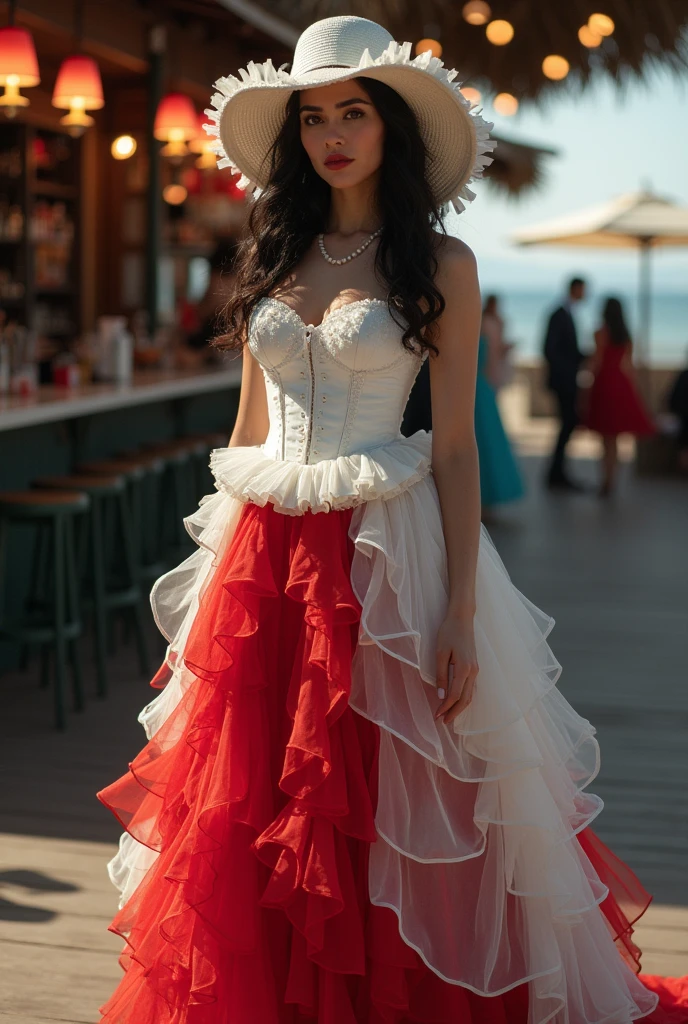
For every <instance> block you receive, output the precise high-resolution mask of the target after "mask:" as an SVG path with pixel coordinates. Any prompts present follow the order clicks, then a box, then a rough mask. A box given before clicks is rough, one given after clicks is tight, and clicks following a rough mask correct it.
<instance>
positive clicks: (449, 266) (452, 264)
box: [435, 232, 477, 291]
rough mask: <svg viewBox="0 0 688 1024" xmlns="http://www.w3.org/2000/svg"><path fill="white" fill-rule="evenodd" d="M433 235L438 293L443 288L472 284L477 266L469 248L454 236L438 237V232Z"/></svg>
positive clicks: (473, 254)
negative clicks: (434, 236)
mask: <svg viewBox="0 0 688 1024" xmlns="http://www.w3.org/2000/svg"><path fill="white" fill-rule="evenodd" d="M435 235H436V239H437V243H436V247H435V256H436V257H437V285H438V287H439V289H440V291H443V290H444V287H450V288H451V287H456V285H461V284H463V285H466V284H471V283H473V281H474V280H475V278H476V274H477V264H476V259H475V253H474V252H473V250H472V249H471V247H470V246H469V245H466V243H465V242H462V241H461V239H460V238H455V237H454V235H440V234H439V232H435ZM443 286H444V287H443Z"/></svg>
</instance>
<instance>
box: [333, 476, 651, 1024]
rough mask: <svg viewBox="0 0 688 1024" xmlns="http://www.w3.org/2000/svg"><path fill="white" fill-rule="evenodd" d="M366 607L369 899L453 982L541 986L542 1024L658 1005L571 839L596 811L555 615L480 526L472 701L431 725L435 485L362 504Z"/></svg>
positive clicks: (356, 534)
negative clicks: (517, 583)
mask: <svg viewBox="0 0 688 1024" xmlns="http://www.w3.org/2000/svg"><path fill="white" fill-rule="evenodd" d="M349 536H350V537H351V539H352V540H353V541H354V544H355V554H354V558H353V563H352V568H351V582H352V585H353V588H354V591H355V592H356V595H357V597H358V599H359V601H360V602H361V605H362V615H361V624H360V631H359V643H358V645H357V648H356V651H355V654H354V660H353V672H352V692H351V697H350V704H351V706H352V707H353V708H354V709H355V710H356V711H357V712H358V713H359V714H362V715H364V716H365V717H367V718H369V719H371V720H372V721H373V722H375V723H376V724H377V725H378V726H379V727H380V763H379V773H378V777H379V794H378V804H377V812H376V826H377V830H378V833H379V835H380V838H381V840H382V842H378V843H375V844H373V846H372V847H371V854H370V867H369V892H370V898H371V900H372V902H373V903H375V904H378V905H379V906H385V907H389V908H391V909H392V910H394V911H395V913H396V915H397V918H398V921H399V927H400V930H401V934H402V936H403V938H404V940H405V941H406V942H407V943H408V945H410V946H412V947H413V948H414V949H415V950H416V951H417V952H418V953H419V955H420V956H421V958H422V959H423V960H424V962H425V963H426V964H427V965H428V967H430V969H431V970H433V971H434V972H435V973H436V974H437V975H439V977H441V978H442V979H443V980H444V981H447V982H449V983H452V984H457V985H461V986H463V987H465V988H467V989H470V990H471V991H473V992H476V993H478V994H480V995H488V996H490V995H492V996H494V995H498V994H500V993H503V992H505V991H507V990H509V989H511V988H514V987H516V986H517V985H518V984H522V983H523V982H526V981H528V982H530V1024H544V1022H545V1021H550V1020H552V1021H556V1022H557V1024H601V1022H605V1024H626V1022H628V1021H630V1020H635V1019H637V1018H639V1017H641V1016H644V1015H645V1014H647V1013H649V1012H650V1011H651V1010H652V1009H653V1007H654V1005H655V997H654V996H653V995H652V994H651V993H650V992H648V991H647V989H645V987H644V986H643V985H642V984H641V983H640V982H639V981H638V980H637V978H636V976H635V974H634V973H633V972H632V971H631V970H630V969H629V968H628V966H627V965H626V964H625V962H624V961H623V959H622V957H621V956H620V955H619V953H618V951H617V949H616V947H615V945H614V942H613V939H612V936H611V935H610V932H609V928H608V926H607V923H606V918H605V917H604V915H603V914H602V913H601V912H600V911H599V909H598V905H599V903H600V902H601V901H602V900H603V899H604V898H605V896H606V895H607V891H606V888H605V887H604V885H603V884H602V883H601V882H600V879H599V878H598V876H597V874H596V872H595V870H594V868H593V866H592V864H591V863H590V861H589V860H588V858H587V857H586V855H585V853H584V852H583V850H582V848H581V846H580V845H579V843H578V841H577V839H576V835H577V833H578V832H580V831H581V830H582V829H584V828H585V827H586V826H587V825H589V824H590V822H591V821H592V820H593V819H594V818H595V817H596V815H597V814H598V813H599V812H600V810H601V808H602V801H601V800H600V799H599V797H597V796H595V795H593V794H589V793H587V792H586V791H585V788H586V786H587V785H588V784H589V783H590V782H591V781H592V779H593V778H594V777H595V775H596V774H597V771H598V769H599V749H598V744H597V741H596V739H595V735H594V729H593V727H592V726H591V725H590V723H589V722H587V721H586V720H585V719H583V718H581V717H580V716H579V715H578V714H577V713H576V712H575V710H574V709H573V708H572V707H571V706H570V705H569V704H568V703H567V701H566V700H565V699H564V697H563V696H562V695H561V694H560V693H559V691H558V690H557V689H556V685H555V684H556V681H557V679H558V677H559V674H560V671H561V669H560V666H559V663H558V662H557V660H556V658H555V657H554V655H553V653H552V651H551V650H550V648H549V646H548V644H547V639H546V638H547V636H548V634H549V632H550V631H551V629H552V626H553V620H552V619H551V618H549V617H548V616H546V615H544V614H543V613H542V612H541V611H540V610H539V609H537V608H536V607H535V606H534V605H533V604H532V603H531V602H530V601H528V600H527V599H526V598H525V597H523V595H521V594H520V593H519V592H518V591H517V590H516V588H515V587H514V586H513V584H512V583H511V581H510V579H509V577H508V575H507V573H506V570H505V568H504V566H503V564H502V562H501V560H500V558H499V556H498V554H497V552H496V550H495V548H494V546H493V544H492V542H491V540H490V538H489V536H488V535H487V533H486V531H485V530H482V531H481V539H480V550H479V557H478V566H477V577H476V603H477V612H476V616H475V641H476V650H477V656H478V663H479V665H480V672H479V675H478V679H477V682H476V690H475V696H474V698H473V701H472V702H471V704H470V705H469V707H468V709H467V710H466V711H465V712H464V713H463V714H462V715H460V716H459V718H458V719H456V720H455V721H454V722H453V723H452V724H451V725H449V726H447V725H445V724H444V723H442V722H441V721H438V720H436V719H435V717H434V711H435V709H436V707H437V705H438V698H437V694H436V689H435V680H436V674H435V639H436V636H437V631H438V629H439V626H440V624H441V622H442V620H443V617H444V614H445V612H446V607H447V598H448V592H447V577H446V554H445V550H444V544H443V533H442V521H441V513H440V505H439V498H438V495H437V490H436V487H435V484H434V481H433V479H432V478H431V477H428V478H427V479H425V480H423V481H421V482H420V483H419V484H418V485H417V486H416V487H413V488H412V489H410V490H408V491H406V492H404V493H402V494H400V495H398V496H397V497H396V498H394V499H393V500H392V501H388V502H377V501H376V502H370V503H369V504H367V505H364V506H362V507H361V508H360V509H356V510H355V511H354V514H353V517H352V520H351V525H350V530H349Z"/></svg>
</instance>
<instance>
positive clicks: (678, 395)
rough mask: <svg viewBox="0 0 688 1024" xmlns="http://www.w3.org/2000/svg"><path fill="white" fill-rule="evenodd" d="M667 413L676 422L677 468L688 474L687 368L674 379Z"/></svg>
mask: <svg viewBox="0 0 688 1024" xmlns="http://www.w3.org/2000/svg"><path fill="white" fill-rule="evenodd" d="M668 406H669V412H672V413H673V414H674V416H675V417H676V418H677V420H678V434H677V437H676V444H677V447H678V468H679V469H680V470H681V472H682V473H688V366H686V367H685V368H684V369H683V370H681V371H680V373H679V374H678V375H677V377H676V378H675V380H674V382H673V384H672V386H671V391H670V392H669V401H668Z"/></svg>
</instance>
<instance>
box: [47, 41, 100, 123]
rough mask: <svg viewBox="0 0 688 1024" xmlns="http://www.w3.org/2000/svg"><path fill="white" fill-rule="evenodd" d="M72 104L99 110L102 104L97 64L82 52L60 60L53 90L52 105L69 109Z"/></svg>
mask: <svg viewBox="0 0 688 1024" xmlns="http://www.w3.org/2000/svg"><path fill="white" fill-rule="evenodd" d="M75 101H76V104H75ZM73 105H77V106H79V107H80V108H81V109H82V110H100V108H101V107H102V106H103V105H104V100H103V85H102V82H101V80H100V71H99V70H98V65H97V64H96V62H95V61H94V60H93V58H92V57H87V56H86V55H85V54H83V53H79V54H74V56H72V57H67V58H66V59H65V60H63V61H62V64H61V66H60V70H59V71H58V73H57V79H56V81H55V88H54V90H53V106H54V107H63V108H65V109H66V110H69V109H70V108H71V107H72V106H73Z"/></svg>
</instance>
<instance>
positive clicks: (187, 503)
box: [143, 440, 199, 564]
mask: <svg viewBox="0 0 688 1024" xmlns="http://www.w3.org/2000/svg"><path fill="white" fill-rule="evenodd" d="M198 448H199V445H198V442H194V443H192V444H189V443H182V442H180V441H174V440H173V441H163V442H159V443H156V444H150V445H144V447H143V453H144V454H147V455H156V456H158V457H159V458H162V459H163V460H164V462H165V473H164V475H163V481H162V513H163V521H162V523H161V534H162V537H163V538H164V542H165V556H166V557H167V558H168V560H169V561H170V562H172V563H173V564H177V563H178V562H179V561H180V560H181V559H183V558H186V556H187V555H188V554H189V551H190V549H191V546H192V545H191V539H190V537H189V535H188V533H187V532H186V529H185V527H184V517H185V516H188V515H190V514H191V513H192V512H193V511H194V509H195V508H196V505H197V503H198V499H197V498H196V473H195V469H194V458H195V456H194V449H198Z"/></svg>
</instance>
